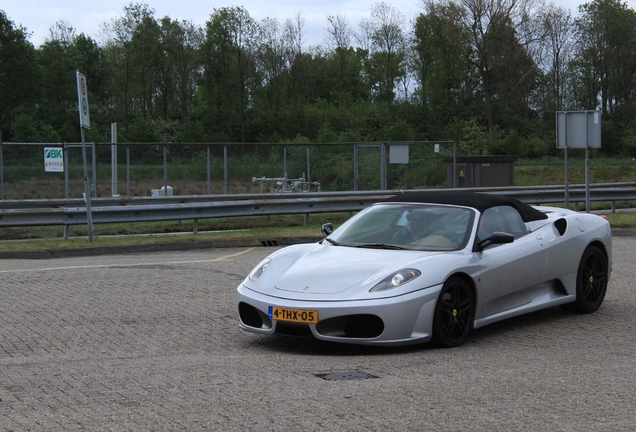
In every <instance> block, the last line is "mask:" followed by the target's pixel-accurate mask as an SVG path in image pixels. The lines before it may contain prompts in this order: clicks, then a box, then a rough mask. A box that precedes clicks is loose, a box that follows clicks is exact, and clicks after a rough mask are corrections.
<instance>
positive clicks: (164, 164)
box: [163, 144, 168, 196]
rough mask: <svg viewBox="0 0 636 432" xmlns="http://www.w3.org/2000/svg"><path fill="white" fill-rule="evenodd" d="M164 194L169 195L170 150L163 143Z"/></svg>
mask: <svg viewBox="0 0 636 432" xmlns="http://www.w3.org/2000/svg"><path fill="white" fill-rule="evenodd" d="M163 196H168V151H167V149H166V145H165V144H164V145H163Z"/></svg>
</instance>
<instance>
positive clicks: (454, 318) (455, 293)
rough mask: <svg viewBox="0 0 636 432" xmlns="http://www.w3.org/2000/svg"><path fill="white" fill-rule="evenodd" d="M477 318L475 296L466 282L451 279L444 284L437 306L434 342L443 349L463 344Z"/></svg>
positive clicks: (459, 279) (455, 278) (457, 278)
mask: <svg viewBox="0 0 636 432" xmlns="http://www.w3.org/2000/svg"><path fill="white" fill-rule="evenodd" d="M474 318H475V296H474V294H473V291H472V290H471V289H470V287H469V286H468V284H467V283H466V281H465V280H464V279H462V278H460V277H451V278H450V279H448V280H447V281H446V283H444V286H443V287H442V291H441V292H440V294H439V298H438V299H437V304H436V305H435V313H434V316H433V342H434V343H435V344H436V345H438V346H440V347H443V348H450V347H456V346H460V345H461V344H463V343H464V342H465V341H466V339H467V338H468V335H469V334H470V332H471V330H472V329H473V321H474Z"/></svg>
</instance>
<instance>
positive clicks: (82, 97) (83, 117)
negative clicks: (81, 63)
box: [75, 71, 91, 129]
mask: <svg viewBox="0 0 636 432" xmlns="http://www.w3.org/2000/svg"><path fill="white" fill-rule="evenodd" d="M75 75H76V77H77V103H78V108H79V116H80V126H81V127H83V128H85V129H90V128H91V118H90V115H89V114H88V88H87V87H86V77H85V76H84V75H82V74H81V73H80V72H79V71H76V72H75Z"/></svg>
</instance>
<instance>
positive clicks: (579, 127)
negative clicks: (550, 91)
mask: <svg viewBox="0 0 636 432" xmlns="http://www.w3.org/2000/svg"><path fill="white" fill-rule="evenodd" d="M556 123H557V128H556V129H557V133H556V135H557V136H556V138H557V148H559V149H562V148H566V147H567V148H586V147H590V148H601V112H600V111H558V112H557V122H556Z"/></svg>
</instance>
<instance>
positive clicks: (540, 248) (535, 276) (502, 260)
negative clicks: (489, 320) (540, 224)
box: [475, 206, 547, 318]
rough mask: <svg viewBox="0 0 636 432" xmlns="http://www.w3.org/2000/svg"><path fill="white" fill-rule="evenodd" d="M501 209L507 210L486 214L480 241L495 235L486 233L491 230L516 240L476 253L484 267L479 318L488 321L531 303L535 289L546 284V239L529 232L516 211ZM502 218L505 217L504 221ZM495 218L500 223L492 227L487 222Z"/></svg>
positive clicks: (481, 221) (479, 229) (481, 268)
mask: <svg viewBox="0 0 636 432" xmlns="http://www.w3.org/2000/svg"><path fill="white" fill-rule="evenodd" d="M500 207H506V209H505V210H503V211H502V209H501V208H497V207H493V208H492V209H488V210H487V211H486V212H484V214H482V216H481V220H480V225H479V228H478V231H477V233H478V234H477V235H478V237H477V238H478V239H480V235H481V236H486V235H489V234H491V233H488V232H487V231H485V228H490V229H495V231H501V232H508V233H509V234H513V235H514V236H515V240H514V242H512V243H508V244H501V245H492V246H489V247H486V248H485V249H484V250H483V251H480V252H475V256H476V258H477V260H478V262H479V266H480V276H479V278H478V286H477V292H478V309H477V311H476V312H477V316H476V318H483V317H487V316H490V315H493V314H497V313H500V312H504V311H507V310H510V309H513V308H516V307H519V306H522V305H524V304H527V303H529V302H530V301H532V299H533V296H534V293H533V290H532V287H534V286H536V285H538V284H540V283H542V282H543V281H544V277H545V269H546V262H547V248H546V247H545V246H544V242H543V240H542V237H541V236H535V235H533V233H530V232H528V230H527V228H526V226H525V224H524V223H523V221H522V220H521V216H520V215H519V213H518V212H517V211H516V210H515V209H513V208H512V207H509V206H500ZM510 210H512V211H514V213H511V212H510ZM488 212H490V213H491V214H490V215H489V214H488ZM502 215H505V216H504V217H503V218H502V217H501V216H502ZM495 216H497V217H498V218H499V219H500V221H496V223H492V222H493V221H488V220H487V219H486V218H488V217H493V218H495ZM517 218H518V219H517ZM501 219H503V221H501ZM497 225H499V226H498V227H497ZM482 239H483V238H482Z"/></svg>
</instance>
